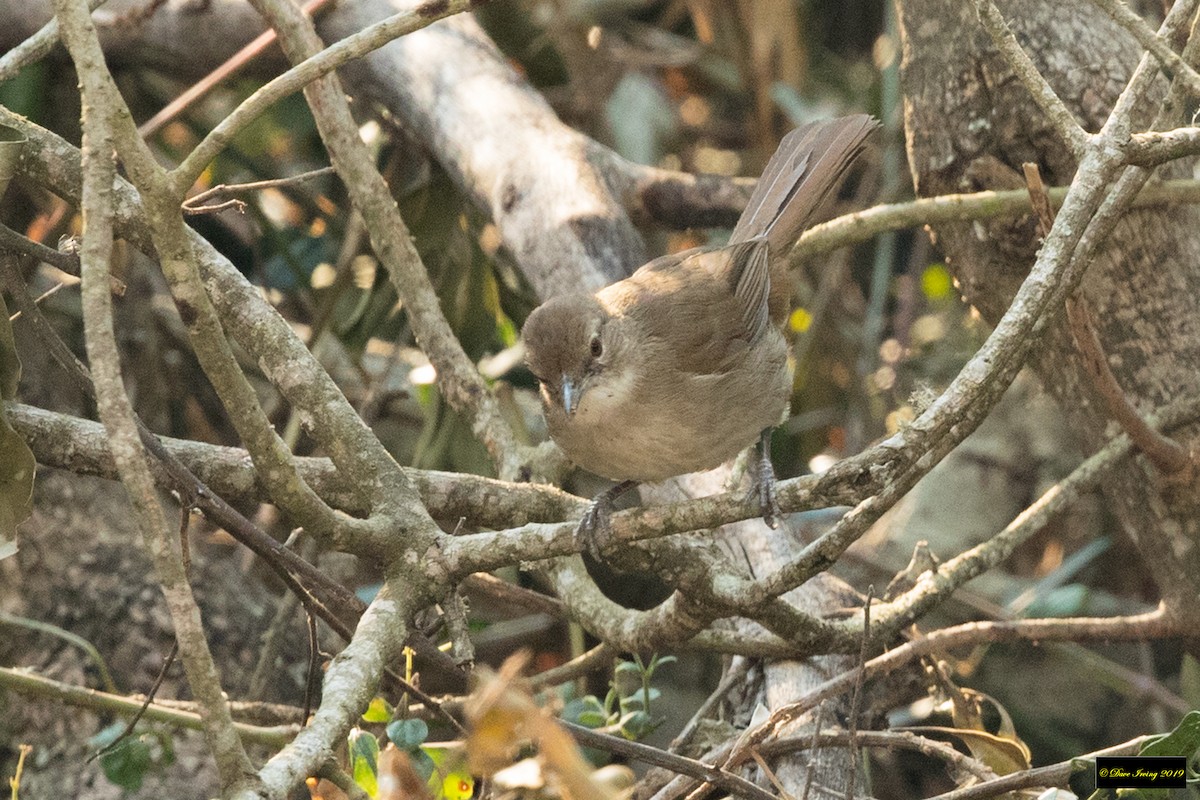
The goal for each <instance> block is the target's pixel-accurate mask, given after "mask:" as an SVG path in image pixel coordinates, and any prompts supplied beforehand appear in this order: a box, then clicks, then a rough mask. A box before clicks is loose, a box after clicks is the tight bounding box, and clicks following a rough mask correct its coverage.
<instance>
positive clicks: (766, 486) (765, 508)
mask: <svg viewBox="0 0 1200 800" xmlns="http://www.w3.org/2000/svg"><path fill="white" fill-rule="evenodd" d="M769 441H770V440H769V439H768V438H767V434H765V433H764V434H763V441H762V443H761V446H760V447H759V450H758V453H757V456H758V457H757V458H755V459H754V460H753V461H754V477H753V482H752V483H751V485H750V492H749V493H748V494H747V496H746V499H747V500H753V499H757V500H758V508H759V513H760V514H761V515H762V519H763V522H765V523H767V527H768V528H770V529H771V530H775V529H776V528H778V527H779V524H780V522H782V520H783V510H782V509H781V508H780V507H779V495H778V493H777V492H776V491H775V467H774V466H773V465H772V464H771V452H770V450H769V449H768V446H769Z"/></svg>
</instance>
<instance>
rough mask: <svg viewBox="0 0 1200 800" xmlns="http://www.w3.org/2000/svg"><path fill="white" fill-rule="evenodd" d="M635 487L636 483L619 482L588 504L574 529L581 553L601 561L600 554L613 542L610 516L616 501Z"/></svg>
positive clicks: (577, 545)
mask: <svg viewBox="0 0 1200 800" xmlns="http://www.w3.org/2000/svg"><path fill="white" fill-rule="evenodd" d="M636 485H637V481H621V482H620V483H618V484H617V485H616V486H613V487H611V488H608V489H605V490H604V491H603V492H601V493H600V494H598V495H596V497H595V499H593V500H592V502H591V503H590V504H588V507H587V511H584V512H583V518H582V519H580V520H579V526H578V527H577V528H575V545H576V547H578V548H579V550H580V551H581V552H582V551H587V553H588V554H589V555H590V556H591V557H592V558H594V559H596V560H597V561H599V560H601V552H602V551H603V550H605V549H606V548H607V547H609V546H610V545H612V544H613V542H614V540H615V537H614V536H613V529H612V515H613V509H614V508H615V505H614V504H615V502H616V499H617V498H618V497H620V496H621V495H622V494H624V493H625V492H627V491H629V490H630V489H632V488H633V487H634V486H636Z"/></svg>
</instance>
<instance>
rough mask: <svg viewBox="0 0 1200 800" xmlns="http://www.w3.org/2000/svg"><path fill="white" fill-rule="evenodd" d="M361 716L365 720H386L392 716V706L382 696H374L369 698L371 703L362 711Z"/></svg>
mask: <svg viewBox="0 0 1200 800" xmlns="http://www.w3.org/2000/svg"><path fill="white" fill-rule="evenodd" d="M362 718H363V720H364V721H366V722H387V721H388V720H389V719H391V718H392V706H391V704H390V703H388V701H387V700H384V699H383V698H382V697H376V698H374V699H373V700H371V704H370V705H369V706H367V710H366V711H364V712H363V715H362Z"/></svg>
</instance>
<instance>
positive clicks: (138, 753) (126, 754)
mask: <svg viewBox="0 0 1200 800" xmlns="http://www.w3.org/2000/svg"><path fill="white" fill-rule="evenodd" d="M150 766H151V759H150V747H149V745H147V744H146V743H145V742H143V741H142V740H141V738H140V737H136V736H130V737H128V738H126V739H123V740H121V743H120V744H118V745H117V746H116V747H114V748H113V749H112V750H110V751H108V752H107V753H105V754H104V755H102V756H100V768H101V769H102V770H104V777H106V778H108V779H109V780H110V781H112V782H113V783H115V784H116V785H117V786H120V787H121V788H122V789H124V790H126V791H129V792H136V791H137V790H138V789H140V788H142V781H144V780H145V779H146V772H147V770H149V769H150Z"/></svg>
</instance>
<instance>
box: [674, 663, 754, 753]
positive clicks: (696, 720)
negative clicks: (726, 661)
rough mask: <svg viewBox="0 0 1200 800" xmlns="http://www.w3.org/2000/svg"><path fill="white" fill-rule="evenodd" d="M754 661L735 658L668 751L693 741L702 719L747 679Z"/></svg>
mask: <svg viewBox="0 0 1200 800" xmlns="http://www.w3.org/2000/svg"><path fill="white" fill-rule="evenodd" d="M752 663H753V662H751V660H750V659H748V658H741V657H738V658H737V659H735V660H734V662H733V663H732V664H731V665H730V667H729V670H728V671H727V672H726V673H725V675H724V676H723V677H722V678H721V682H720V683H719V684H717V688H716V689H714V690H713V692H712V694H710V695H709V696H708V697H707V698H705V700H704V702H703V703H701V704H700V707H699V708H697V709H696V713H695V714H693V715H692V718H691V719H689V720H688V721H687V724H686V725H684V726H683V730H681V731H679V734H678V735H677V736H676V737H675V738H674V739H672V740H671V744H670V746H669V747H668V748H667V752H669V753H678V752H679V751H680V750H682V749H683V748H684V747H685V746H686V745H687V743H688V742H690V741H691V739H692V737H693V736H695V735H696V731H698V730H699V729H700V723H701V721H703V720H704V719H705V718H706V717H707V716H708V715H709V713H710V712H711V711H712V710H713V708H714V707H715V706H716V705H717V703H719V702H721V701H722V700H723V699H724V698H725V695H727V694H728V693H729V690H730V689H732V688H733V687H734V686H737V685H738V684H739V683H741V682H742V681H743V680H745V679H746V676H747V675H749V674H750V667H751V665H752Z"/></svg>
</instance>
